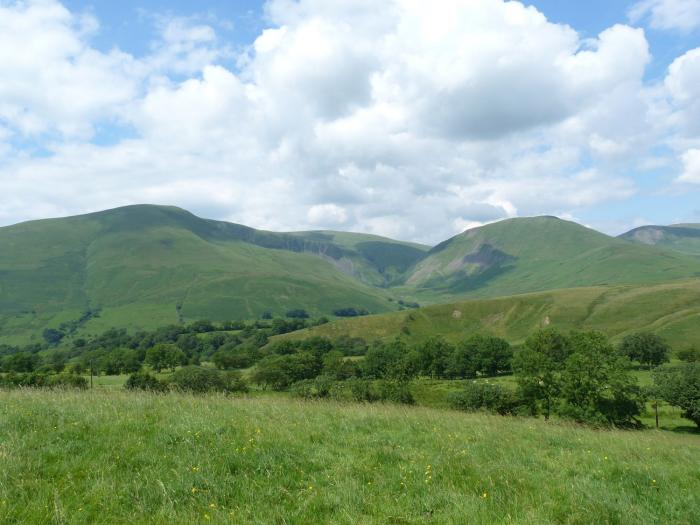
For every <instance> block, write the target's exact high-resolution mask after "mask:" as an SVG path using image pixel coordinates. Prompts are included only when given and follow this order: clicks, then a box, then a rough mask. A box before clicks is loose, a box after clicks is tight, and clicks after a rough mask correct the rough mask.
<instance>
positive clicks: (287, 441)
mask: <svg viewBox="0 0 700 525" xmlns="http://www.w3.org/2000/svg"><path fill="white" fill-rule="evenodd" d="M698 516H700V439H698V438H697V437H696V436H690V435H679V434H673V433H670V432H656V431H644V432H622V431H595V430H590V429H586V428H581V427H577V426H572V425H568V424H559V423H556V424H552V423H549V424H545V423H544V422H541V421H538V420H528V419H524V420H523V419H509V418H500V417H492V416H486V415H466V414H461V413H458V412H449V411H441V410H434V409H426V408H404V407H398V406H389V405H372V406H366V405H341V404H335V403H330V402H318V403H314V402H301V401H296V400H291V399H284V398H274V399H271V398H265V397H258V398H226V397H221V396H207V397H194V396H186V395H177V394H171V395H167V396H158V395H148V394H133V393H128V392H121V391H112V392H107V391H100V390H94V391H92V392H88V393H75V392H40V391H31V390H25V391H12V392H0V522H2V523H8V524H11V523H168V524H171V523H187V524H191V523H261V524H262V523H265V524H268V523H272V524H274V523H280V524H282V523H284V524H293V523H298V524H314V523H348V524H350V523H688V524H690V523H697V518H698Z"/></svg>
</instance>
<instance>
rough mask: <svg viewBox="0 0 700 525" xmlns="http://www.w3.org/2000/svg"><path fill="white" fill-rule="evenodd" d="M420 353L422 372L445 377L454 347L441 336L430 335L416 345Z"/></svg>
mask: <svg viewBox="0 0 700 525" xmlns="http://www.w3.org/2000/svg"><path fill="white" fill-rule="evenodd" d="M417 350H418V353H419V354H420V355H421V361H422V366H421V370H422V372H423V373H425V374H427V375H429V376H431V377H440V378H443V377H447V370H448V368H449V366H450V358H451V357H452V354H454V351H455V347H454V346H453V345H451V344H450V343H448V342H447V341H445V339H444V338H442V337H431V338H430V339H428V340H427V341H426V342H425V343H423V344H422V345H419V346H418V347H417Z"/></svg>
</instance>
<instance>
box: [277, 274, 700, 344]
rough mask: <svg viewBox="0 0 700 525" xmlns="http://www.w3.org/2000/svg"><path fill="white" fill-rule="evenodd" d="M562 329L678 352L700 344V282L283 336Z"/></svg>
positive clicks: (450, 310) (379, 319) (441, 308)
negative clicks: (649, 340) (641, 336)
mask: <svg viewBox="0 0 700 525" xmlns="http://www.w3.org/2000/svg"><path fill="white" fill-rule="evenodd" d="M547 326H551V327H556V328H558V329H561V330H564V331H568V330H573V329H589V330H600V331H602V332H604V333H606V334H607V335H608V336H610V337H612V338H613V339H614V340H616V341H618V340H620V339H621V338H622V337H624V336H625V335H627V334H629V333H633V332H636V331H640V330H649V331H652V332H655V333H658V334H659V335H661V336H663V337H664V338H665V339H667V340H668V341H669V343H671V344H672V345H673V347H674V348H685V347H687V346H691V345H696V346H698V345H700V280H692V281H683V282H676V283H671V284H659V285H653V286H615V287H610V286H608V287H605V286H600V287H591V288H574V289H566V290H554V291H549V292H540V293H531V294H524V295H517V296H512V297H500V298H496V299H473V300H469V301H461V302H457V303H452V304H444V305H435V306H427V307H424V308H420V309H418V310H414V311H410V312H394V313H389V314H384V315H374V316H368V317H362V318H355V319H344V320H339V321H335V322H332V323H329V324H327V325H323V326H319V327H315V328H312V329H310V330H304V331H301V332H297V333H294V334H288V335H286V336H280V337H282V338H285V337H286V338H304V337H308V336H309V335H321V336H326V337H330V338H335V337H338V336H340V335H350V336H353V337H363V338H365V339H366V340H368V341H372V340H374V339H391V338H394V337H396V336H397V335H401V337H405V338H407V339H409V340H412V341H423V340H425V339H427V338H428V337H430V336H434V335H441V336H444V337H445V338H447V339H449V340H452V341H455V342H456V341H458V340H461V339H464V338H465V337H467V336H469V335H471V334H474V333H485V334H492V335H496V336H499V337H503V338H505V339H507V340H509V341H510V342H511V343H514V344H518V343H521V342H522V341H523V340H524V339H525V338H526V337H527V336H528V335H529V334H531V333H532V332H533V331H534V330H537V329H539V328H543V327H547Z"/></svg>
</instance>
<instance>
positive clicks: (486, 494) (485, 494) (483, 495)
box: [481, 492, 489, 499]
mask: <svg viewBox="0 0 700 525" xmlns="http://www.w3.org/2000/svg"><path fill="white" fill-rule="evenodd" d="M481 497H482V498H483V499H486V498H488V497H489V494H488V492H484V493H483V494H482V495H481Z"/></svg>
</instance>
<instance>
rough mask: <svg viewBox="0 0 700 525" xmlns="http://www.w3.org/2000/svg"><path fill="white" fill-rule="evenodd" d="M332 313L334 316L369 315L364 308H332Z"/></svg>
mask: <svg viewBox="0 0 700 525" xmlns="http://www.w3.org/2000/svg"><path fill="white" fill-rule="evenodd" d="M333 315H335V316H336V317H358V316H362V315H369V312H368V311H367V310H365V309H364V308H339V309H337V310H333Z"/></svg>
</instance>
